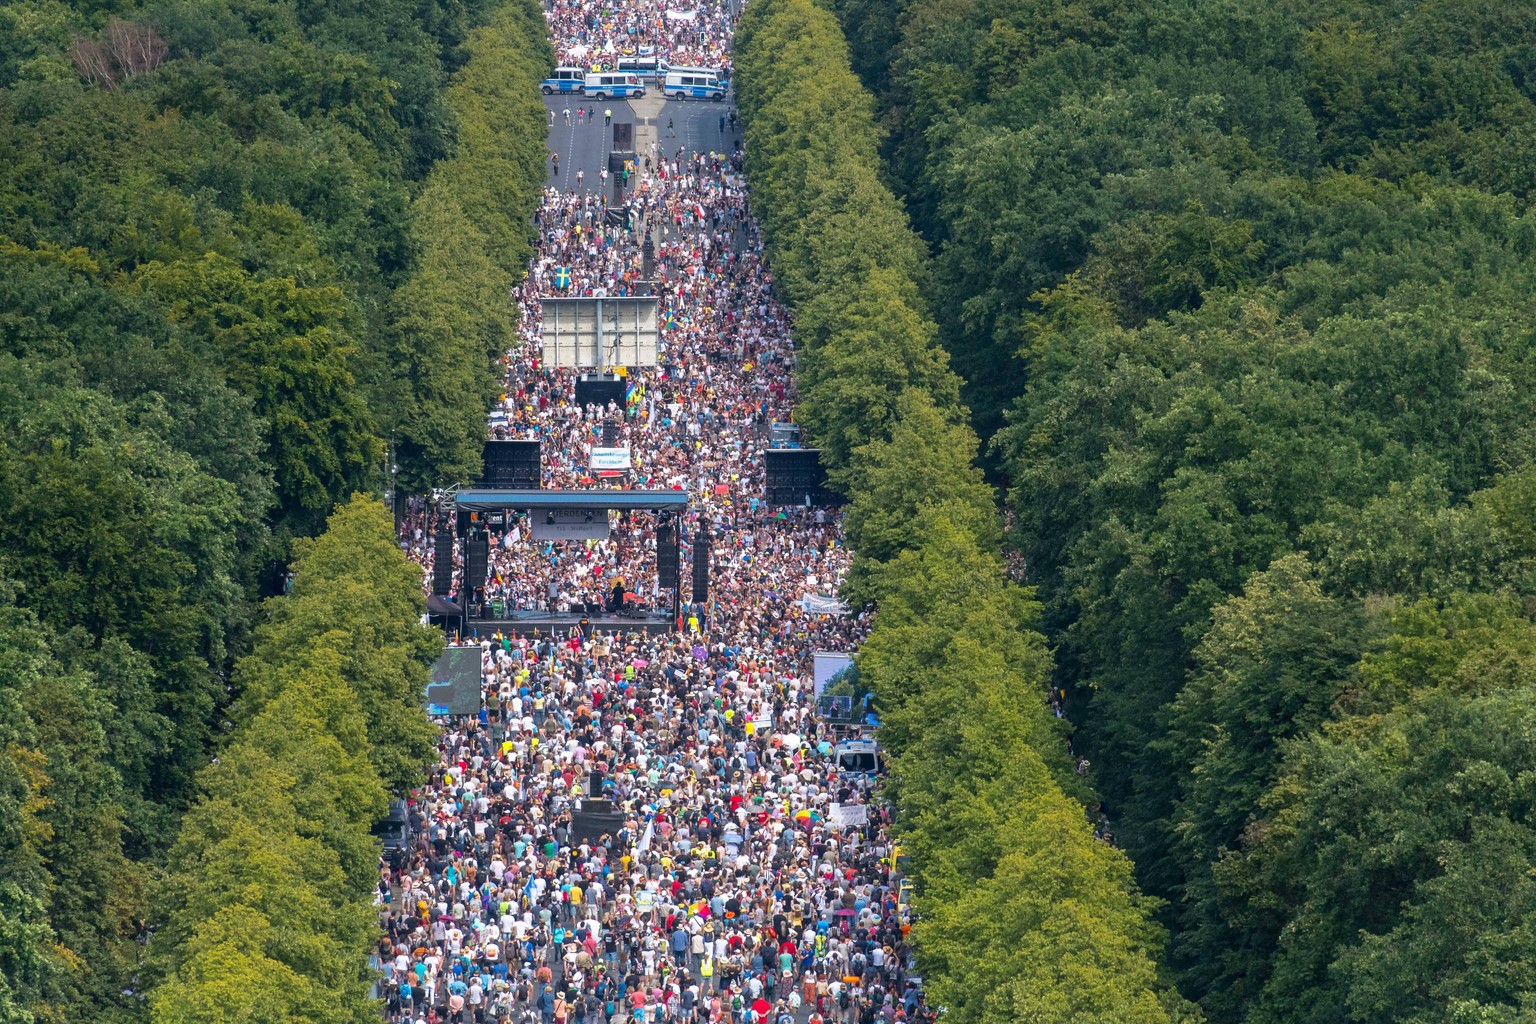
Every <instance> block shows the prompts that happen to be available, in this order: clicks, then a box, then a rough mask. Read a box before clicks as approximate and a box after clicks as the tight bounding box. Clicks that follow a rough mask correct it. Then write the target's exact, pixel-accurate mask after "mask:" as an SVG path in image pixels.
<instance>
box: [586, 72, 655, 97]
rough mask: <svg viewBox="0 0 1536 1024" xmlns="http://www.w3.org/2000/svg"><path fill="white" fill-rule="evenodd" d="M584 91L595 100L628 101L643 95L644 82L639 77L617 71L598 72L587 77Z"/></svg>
mask: <svg viewBox="0 0 1536 1024" xmlns="http://www.w3.org/2000/svg"><path fill="white" fill-rule="evenodd" d="M583 89H584V91H585V92H586V94H587V95H588V96H590V97H592V98H593V99H595V100H605V99H607V98H608V97H610V96H612V97H613V98H614V99H618V100H622V99H628V98H629V97H631V96H644V95H645V82H644V80H642V79H641V77H640V76H639V75H634V74H629V73H627V72H619V71H599V72H597V73H596V74H592V75H588V76H587V80H586V84H585V85H584V86H583Z"/></svg>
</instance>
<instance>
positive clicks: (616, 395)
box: [576, 376, 624, 409]
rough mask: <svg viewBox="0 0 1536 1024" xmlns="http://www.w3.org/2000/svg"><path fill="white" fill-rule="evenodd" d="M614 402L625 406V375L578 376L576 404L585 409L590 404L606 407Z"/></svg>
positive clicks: (621, 406)
mask: <svg viewBox="0 0 1536 1024" xmlns="http://www.w3.org/2000/svg"><path fill="white" fill-rule="evenodd" d="M609 402H612V403H613V404H615V405H617V406H618V407H619V408H620V409H622V408H624V378H623V377H597V376H591V377H577V378H576V404H577V405H579V406H580V407H581V408H583V409H585V408H586V407H587V406H589V405H596V406H601V407H604V408H606V407H607V405H608V403H609Z"/></svg>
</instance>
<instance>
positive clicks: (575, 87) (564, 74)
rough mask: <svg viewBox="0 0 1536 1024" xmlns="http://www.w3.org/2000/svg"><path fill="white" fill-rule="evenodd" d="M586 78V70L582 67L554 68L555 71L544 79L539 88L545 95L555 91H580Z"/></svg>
mask: <svg viewBox="0 0 1536 1024" xmlns="http://www.w3.org/2000/svg"><path fill="white" fill-rule="evenodd" d="M586 80H587V72H586V70H585V69H583V68H555V73H554V74H553V75H550V76H549V77H548V78H546V79H544V82H543V84H542V85H541V86H540V88H542V89H543V90H544V95H545V96H548V95H550V94H551V93H557V92H581V87H582V85H583V84H584V83H585V82H586Z"/></svg>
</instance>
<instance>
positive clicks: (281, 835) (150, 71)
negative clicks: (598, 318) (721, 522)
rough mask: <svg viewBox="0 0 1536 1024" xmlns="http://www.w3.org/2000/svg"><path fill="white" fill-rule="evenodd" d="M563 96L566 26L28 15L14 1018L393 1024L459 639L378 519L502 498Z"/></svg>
mask: <svg viewBox="0 0 1536 1024" xmlns="http://www.w3.org/2000/svg"><path fill="white" fill-rule="evenodd" d="M551 62H552V55H551V52H550V50H549V45H548V41H547V39H546V30H545V25H544V19H543V17H542V14H541V13H540V9H539V6H538V4H537V3H536V0H468V2H463V0H415V2H411V3H397V2H393V0H384V2H371V3H360V2H350V0H348V2H342V3H333V4H325V5H315V4H311V3H308V2H303V0H236V2H233V3H229V2H224V0H219V2H212V0H165V2H155V0H151V2H149V3H145V4H134V3H113V2H106V3H96V2H92V3H85V2H75V0H14V2H10V3H3V4H0V153H3V154H4V157H3V159H0V674H3V676H4V680H3V685H0V1021H4V1022H6V1024H10V1022H13V1021H15V1022H28V1021H34V1020H35V1021H39V1022H51V1021H60V1022H62V1021H71V1022H74V1021H88V1020H113V1019H129V1018H130V1017H131V1018H133V1019H143V1015H142V1009H143V1007H144V1005H145V1003H144V1002H143V997H144V996H145V995H146V994H148V995H149V996H150V1003H152V1005H153V1012H154V1015H155V1018H156V1019H157V1020H166V1021H178V1020H189V1019H200V1020H206V1019H212V1018H210V1017H208V1016H207V1015H206V1014H204V1013H203V1012H202V1011H201V1010H199V1011H198V1012H197V1013H196V1014H192V1015H190V1016H189V1012H190V1011H188V1009H187V1007H188V1006H198V1005H206V1000H208V999H210V998H215V997H214V996H212V995H210V993H214V992H218V993H223V994H220V995H217V997H216V998H218V999H225V998H228V999H242V998H255V997H256V996H258V995H260V996H261V997H262V998H267V997H269V996H271V995H272V993H259V992H245V991H243V990H245V989H247V988H251V987H253V982H252V979H254V978H257V977H261V976H267V977H272V976H282V977H288V976H289V975H290V974H291V975H292V976H293V977H294V978H295V979H296V980H295V981H294V984H293V986H292V993H291V994H292V996H293V998H294V1000H295V1002H294V1003H293V1004H291V1005H290V1004H283V1005H278V1004H276V1003H273V1004H271V1005H268V1006H265V1008H255V1009H253V1008H251V1007H247V1008H246V1009H248V1010H250V1011H251V1012H252V1013H256V1016H255V1017H251V1016H241V1015H240V1013H239V1012H236V1009H237V1008H236V1007H235V1006H234V1005H233V1004H231V1005H230V1007H229V1012H230V1014H231V1016H229V1017H228V1018H227V1019H242V1020H243V1019H287V1020H296V1019H339V1018H337V1017H335V1016H334V1015H320V1014H318V1013H310V1012H309V1011H311V1010H314V1009H315V1008H316V1007H317V1006H320V1005H322V1004H323V1005H325V1006H328V1007H329V1006H334V1005H337V1001H338V1000H345V1001H346V1004H347V1005H348V1006H350V1007H351V1008H352V1011H353V1012H352V1017H353V1018H355V1019H362V1016H360V1015H361V1014H362V1009H361V1007H362V1006H363V1005H364V1004H363V1003H362V1002H360V1001H359V1000H361V999H362V996H363V995H366V992H364V993H362V994H359V993H358V992H356V991H354V989H355V986H356V984H358V981H359V979H360V978H361V975H360V974H359V973H358V971H357V963H356V962H353V961H354V960H356V959H357V958H362V957H366V955H367V951H368V942H369V940H370V937H371V934H372V932H371V927H372V925H371V924H369V922H368V921H367V919H366V918H367V915H366V913H364V911H366V909H367V903H368V899H369V889H370V886H369V884H368V876H369V875H371V873H372V871H373V861H372V855H371V854H370V855H369V856H368V857H366V858H364V859H365V860H366V861H367V863H366V864H364V863H363V861H362V860H359V858H360V857H362V856H363V854H364V853H367V852H368V850H371V849H372V840H370V839H369V837H368V834H367V833H368V828H369V826H370V825H371V823H372V820H373V819H372V817H371V816H372V815H373V814H374V812H375V811H377V810H378V808H379V807H380V806H382V804H381V801H382V800H383V798H384V795H385V794H386V793H391V792H395V793H398V792H401V791H402V790H403V789H404V788H405V787H406V786H407V785H408V784H409V783H410V782H411V781H412V780H413V779H414V778H416V777H417V773H418V772H419V769H420V765H421V762H422V760H423V758H424V756H425V753H426V748H425V747H424V746H423V744H424V736H425V734H424V732H423V731H422V730H424V729H425V726H426V722H425V719H424V718H423V716H422V713H421V711H420V706H419V698H420V694H419V693H417V692H416V691H417V690H419V688H420V686H421V685H422V682H423V678H424V674H423V673H422V672H416V671H415V670H414V669H413V668H411V667H410V666H412V665H415V664H417V663H418V662H420V661H421V659H422V658H423V657H425V656H426V655H427V654H429V653H430V644H429V643H428V640H429V639H430V638H429V637H424V636H422V635H418V634H416V633H414V632H413V629H414V623H415V621H416V616H417V615H418V614H419V609H418V608H417V607H416V605H417V604H418V603H419V600H420V585H419V570H415V569H409V568H407V567H406V566H405V563H404V560H403V556H402V555H401V554H400V552H399V551H398V549H397V548H396V546H395V545H394V543H393V540H392V537H391V533H390V525H389V523H390V517H389V515H388V514H387V512H386V511H385V510H384V509H383V507H382V506H381V505H378V504H377V503H376V502H374V503H372V504H370V503H369V502H368V501H366V500H364V499H355V500H354V499H353V498H352V495H353V494H354V492H358V491H363V492H370V493H375V494H377V493H379V492H381V491H383V490H385V489H387V488H390V487H392V486H396V487H398V489H399V490H400V491H401V492H404V493H420V492H421V491H423V490H424V489H425V488H427V487H428V486H431V485H434V484H438V483H442V482H445V481H446V482H452V481H454V480H459V479H468V478H470V477H472V476H473V475H474V474H475V472H476V471H477V470H478V466H479V458H480V447H481V441H482V439H483V436H484V425H485V413H486V410H487V408H488V406H489V403H490V401H491V400H492V398H493V397H494V391H493V388H494V386H495V379H496V377H495V359H496V358H497V357H499V356H501V355H502V354H503V353H504V352H505V350H506V348H507V347H508V343H509V342H510V340H511V339H512V337H513V334H512V331H513V326H514V324H513V317H514V315H515V310H514V309H513V308H512V306H511V304H510V302H509V299H508V291H509V289H510V287H511V286H512V285H513V284H514V283H515V282H516V281H517V279H518V278H519V276H520V275H521V274H522V273H523V272H524V268H525V265H526V261H527V258H528V253H529V251H530V240H531V237H532V235H531V233H532V223H531V222H532V214H533V211H534V209H535V208H536V205H537V203H538V200H539V194H540V188H541V184H542V181H543V177H544V175H543V159H544V157H545V152H544V147H543V136H544V127H545V126H544V119H543V118H544V115H543V110H542V106H541V104H540V103H539V101H538V93H537V82H538V81H539V80H540V79H541V78H542V77H543V76H544V74H545V71H546V68H547V67H548V66H549V65H550V63H551ZM492 183H494V187H492ZM391 455H392V456H393V463H391V462H390V461H389V460H390V457H391ZM394 467H398V475H397V476H396V474H395V473H393V472H392V470H393V468H394ZM343 503H347V504H346V511H344V512H341V513H338V514H337V516H335V517H332V512H333V510H335V509H336V508H337V507H338V505H340V504H343ZM328 517H332V518H331V519H330V524H331V525H330V527H329V531H328V532H327V533H326V537H327V538H332V539H329V540H326V541H321V542H318V543H312V542H310V541H307V540H306V539H305V538H310V537H314V536H315V535H317V534H320V533H322V531H326V530H327V519H328ZM343 534H344V536H343ZM337 544H344V545H346V546H347V548H348V551H349V554H348V556H347V557H348V558H350V559H352V560H353V561H352V563H351V564H350V566H349V570H348V571H349V574H350V575H349V579H350V580H351V581H352V584H351V585H355V586H359V587H362V588H363V589H364V590H365V591H369V592H368V593H361V592H359V593H354V594H352V595H351V600H349V601H347V602H340V603H339V602H338V595H337V591H336V588H335V585H334V580H335V576H336V573H337V572H338V571H339V570H338V568H337V565H338V564H339V563H338V562H337V560H338V559H339V558H340V556H338V555H336V554H334V553H332V554H329V555H328V554H326V552H327V551H330V550H331V548H330V547H328V546H327V545H331V546H334V545H337ZM289 569H292V570H293V571H294V576H293V592H292V595H291V596H289V597H287V598H280V599H276V600H275V601H274V602H273V603H271V604H269V605H268V606H266V607H263V606H262V605H261V598H262V596H263V595H266V594H274V593H278V592H279V591H281V590H282V589H283V586H282V584H283V580H284V576H285V573H286V571H287V570H289ZM410 574H415V575H414V577H411V576H410ZM370 588H376V589H372V590H370ZM306 592H308V593H310V594H311V595H312V596H310V597H307V598H302V599H301V595H303V594H304V593H306ZM412 595H414V597H413V596H412ZM370 602H371V603H370ZM354 609H355V611H354ZM322 623H323V624H324V626H323V628H322V625H321V624H322ZM328 629H331V630H339V631H341V632H339V633H337V634H335V635H325V631H326V630H328ZM391 631H393V632H391ZM354 632H356V633H357V635H360V636H367V637H369V638H370V639H369V643H370V644H372V645H373V649H374V650H376V651H378V652H380V653H379V657H380V658H382V659H384V660H383V661H379V662H377V663H362V662H359V661H358V659H357V654H356V652H355V651H353V650H351V649H349V648H347V646H346V644H347V641H346V636H347V635H349V633H354ZM385 634H388V635H385ZM279 638H280V639H279ZM402 652H403V654H404V655H408V657H402ZM301 662H302V667H303V672H302V678H303V682H302V685H300V684H297V683H296V682H295V680H296V679H297V678H299V676H298V674H297V672H298V666H299V665H300V663H301ZM322 678H323V679H324V680H326V681H327V684H326V685H325V686H323V687H320V688H319V689H316V687H317V686H319V681H320V680H321V679H322ZM338 695H340V696H338ZM349 695H350V696H349ZM340 697H346V699H345V700H343V701H342V702H341V704H338V703H337V701H338V700H339V699H340ZM407 706H408V707H409V709H410V714H401V713H398V712H400V710H401V708H404V707H407ZM279 722H280V723H282V724H281V726H279V725H278V724H277V723H279ZM295 743H301V744H302V745H303V746H304V747H305V749H306V750H308V751H309V752H310V755H311V756H312V757H314V758H315V759H316V760H315V761H314V763H301V762H300V760H298V759H297V758H296V755H295V752H294V750H293V749H291V748H292V745H293V744H295ZM338 743H339V744H340V746H337V744H338ZM359 751H367V752H368V753H369V754H370V756H369V757H368V758H367V759H366V760H365V761H363V760H359V757H358V754H359ZM216 753H219V754H221V755H222V756H221V758H220V762H219V764H220V765H221V766H222V767H218V766H216V767H214V768H208V767H206V766H207V765H208V763H209V760H210V758H211V757H213V756H214V755H215V754H216ZM274 759H278V760H281V761H283V762H284V768H283V769H282V771H276V769H274V768H272V766H271V765H272V762H273V760H274ZM274 772H275V774H274ZM233 773H244V774H259V775H260V776H261V777H262V778H267V779H270V781H271V782H272V786H270V787H266V788H265V789H263V790H262V791H261V792H260V793H251V792H249V791H250V790H251V788H252V787H250V786H249V783H248V780H247V781H242V784H241V785H240V786H234V785H233V784H232V781H231V780H232V779H233V778H234V777H235V776H234V774H233ZM322 776H324V777H328V779H329V781H328V782H327V783H326V784H325V785H323V786H317V782H316V780H317V779H318V778H320V777H322ZM338 778H345V779H346V780H347V785H346V786H345V788H336V780H337V779H338ZM235 790H242V791H245V792H243V793H236V792H235ZM258 797H259V798H260V799H261V800H264V801H266V802H265V803H262V804H260V805H256V804H250V803H247V802H243V801H246V800H248V799H256V798H258ZM247 826H248V827H247ZM257 852H260V853H262V854H263V855H267V854H270V855H271V857H273V858H288V860H287V861H284V862H282V863H279V862H278V861H277V860H275V859H274V860H271V861H266V862H262V863H256V861H255V860H253V859H252V858H254V857H255V856H256V853H257ZM215 861H217V863H219V864H220V865H221V870H222V871H225V872H226V874H225V877H224V884H226V885H227V886H228V888H224V889H211V888H208V886H209V885H210V884H212V879H210V878H209V877H208V875H207V873H206V869H207V866H208V865H209V864H212V863H214V862H215ZM365 867H366V868H367V870H366V871H365V870H363V868H365ZM272 871H277V872H280V873H282V874H284V875H285V876H287V877H288V883H287V884H288V885H289V886H290V888H287V889H283V890H281V891H279V890H277V889H270V890H268V891H266V892H265V894H264V895H260V894H258V893H257V890H260V889H261V888H262V887H263V886H264V885H265V884H266V881H265V879H266V878H267V876H266V875H264V874H263V873H264V872H272ZM241 872H245V874H242V873H241ZM258 899H264V900H267V901H269V902H268V903H261V904H260V905H258V904H256V903H252V902H251V900H258ZM152 911H153V912H152ZM246 911H252V912H254V913H247V912H246ZM231 915H233V917H235V918H239V927H238V928H237V927H235V926H234V924H233V923H232V917H231ZM283 915H308V918H307V920H310V921H312V922H318V923H320V924H323V928H321V929H320V930H318V931H316V932H315V935H314V937H313V940H312V942H311V943H310V944H308V945H306V946H304V947H303V948H298V947H295V946H293V945H292V929H293V928H294V927H295V926H296V923H297V922H298V921H300V920H305V919H306V918H302V917H300V916H289V917H284V916H283ZM146 921H154V922H156V923H157V924H159V925H161V926H162V928H161V930H160V932H159V934H158V935H157V937H156V938H155V940H154V941H153V942H151V943H150V944H149V946H148V951H147V953H146V950H145V947H144V945H143V943H142V941H141V940H143V939H145V938H147V933H145V932H144V930H143V925H144V922H146ZM263 922H265V923H263ZM359 938H361V940H362V941H361V942H355V941H353V940H355V939H359ZM215 947H217V948H218V950H219V953H218V955H217V959H218V963H219V970H220V971H223V972H224V973H222V974H218V973H214V974H208V973H206V972H202V968H201V967H199V968H197V969H195V970H194V969H191V968H189V967H188V963H189V962H190V960H189V958H191V959H195V960H197V961H198V962H199V963H204V962H206V960H207V956H206V955H205V954H207V953H208V951H209V950H212V949H214V948H215ZM193 951H200V952H199V953H198V954H197V955H196V956H193ZM337 957H340V958H341V959H336V958H337ZM347 958H352V959H347ZM200 972H201V973H200ZM271 972H277V973H276V975H273V974H272V973H271ZM255 987H257V988H259V986H255ZM306 993H307V994H306ZM306 1000H307V1001H306ZM189 1001H190V1002H189ZM306 1007H307V1009H306ZM258 1011H259V1012H258ZM241 1012H244V1011H241Z"/></svg>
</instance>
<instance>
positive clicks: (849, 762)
mask: <svg viewBox="0 0 1536 1024" xmlns="http://www.w3.org/2000/svg"><path fill="white" fill-rule="evenodd" d="M832 757H833V760H834V763H835V764H836V765H837V770H838V771H840V772H842V773H843V774H845V775H873V774H875V772H877V771H879V770H880V745H879V744H878V743H876V742H875V741H874V740H843V742H841V743H839V744H838V745H837V746H835V747H833V748H832Z"/></svg>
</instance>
